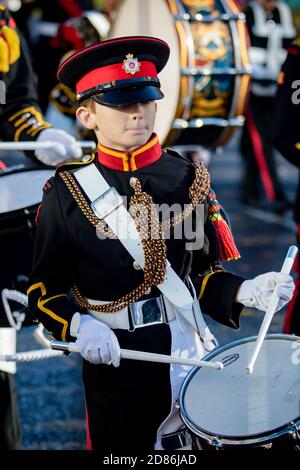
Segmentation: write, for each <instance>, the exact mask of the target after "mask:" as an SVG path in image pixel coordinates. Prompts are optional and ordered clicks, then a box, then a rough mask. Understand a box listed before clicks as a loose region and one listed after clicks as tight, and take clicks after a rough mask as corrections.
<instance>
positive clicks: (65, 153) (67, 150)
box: [35, 128, 82, 166]
mask: <svg viewBox="0 0 300 470" xmlns="http://www.w3.org/2000/svg"><path fill="white" fill-rule="evenodd" d="M36 141H37V142H46V141H52V142H55V145H54V146H53V147H49V148H48V149H38V150H36V151H35V156H36V158H37V159H38V160H40V161H41V162H42V163H44V164H45V165H50V166H55V165H59V164H60V163H63V162H65V161H68V160H79V159H80V158H81V157H82V149H81V147H80V145H79V143H78V142H77V141H76V139H74V137H73V136H72V135H70V134H68V133H67V132H65V131H63V130H62V129H53V128H51V129H44V130H43V131H42V132H41V133H40V134H39V136H38V138H37V140H36Z"/></svg>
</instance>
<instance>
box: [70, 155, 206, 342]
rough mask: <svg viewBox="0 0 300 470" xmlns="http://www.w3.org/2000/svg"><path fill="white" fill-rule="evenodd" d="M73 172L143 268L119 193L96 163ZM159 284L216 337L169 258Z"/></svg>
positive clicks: (180, 308)
mask: <svg viewBox="0 0 300 470" xmlns="http://www.w3.org/2000/svg"><path fill="white" fill-rule="evenodd" d="M74 176H75V179H76V180H77V182H78V183H79V185H80V186H81V188H82V189H83V191H84V192H85V194H86V195H87V197H88V198H89V200H90V204H91V208H92V210H93V212H94V213H95V215H96V216H97V217H98V218H99V219H101V220H104V221H105V223H106V224H107V225H108V226H109V227H110V229H111V230H112V231H113V232H114V233H115V235H116V236H117V237H118V239H119V241H120V242H121V243H122V245H123V246H124V248H125V249H126V250H127V251H128V253H129V254H130V255H131V256H132V258H133V259H134V260H135V262H136V263H138V264H139V266H140V267H141V268H144V266H145V256H144V251H143V246H142V243H141V239H140V235H139V232H138V231H137V228H136V225H135V223H134V220H133V218H132V217H131V215H130V214H129V212H128V211H127V210H126V208H125V206H124V205H123V200H122V197H121V196H120V194H119V193H118V192H117V191H116V189H115V188H112V187H110V186H109V184H108V183H107V181H106V180H105V178H104V177H103V176H102V175H101V173H100V172H99V170H98V169H97V167H96V165H94V164H93V163H92V164H90V165H88V166H86V167H84V168H80V169H79V170H76V171H75V172H74ZM157 287H158V289H159V290H160V291H161V292H162V294H164V296H165V297H166V298H167V299H168V300H169V301H170V302H171V303H172V304H173V305H174V306H175V307H176V309H177V311H179V313H180V314H181V315H182V316H183V317H184V318H185V320H187V321H188V323H189V324H190V325H192V327H193V328H194V329H196V330H198V331H199V335H200V337H201V340H202V341H203V342H204V343H207V342H210V341H213V340H214V336H213V335H212V334H211V332H210V331H209V329H208V327H207V325H206V323H205V321H204V319H203V316H202V313H201V311H200V305H199V302H198V299H197V296H194V298H193V296H192V295H191V293H190V291H189V289H188V288H187V286H186V285H185V283H184V282H183V281H182V280H181V279H180V277H179V276H178V275H177V274H176V273H175V271H174V270H173V269H172V267H171V265H170V263H169V262H167V269H166V275H165V279H164V281H163V282H162V283H161V284H158V286H157ZM196 304H197V305H196Z"/></svg>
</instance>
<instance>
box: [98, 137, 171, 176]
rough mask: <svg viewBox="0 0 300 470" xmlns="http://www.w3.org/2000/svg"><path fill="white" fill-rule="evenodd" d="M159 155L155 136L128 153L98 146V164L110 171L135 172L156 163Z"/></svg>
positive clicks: (160, 150)
mask: <svg viewBox="0 0 300 470" xmlns="http://www.w3.org/2000/svg"><path fill="white" fill-rule="evenodd" d="M161 155H162V149H161V146H160V143H159V140H158V137H157V135H156V134H152V137H151V138H150V140H148V142H147V143H146V144H145V145H142V146H141V147H139V148H137V149H135V150H133V152H128V153H127V152H121V151H120V150H114V149H110V148H108V147H104V145H101V144H99V145H98V161H99V163H101V165H104V166H107V167H108V168H111V169H112V170H121V171H135V170H137V169H138V168H143V167H144V166H148V165H151V163H154V162H156V161H157V160H158V159H159V158H160V157H161Z"/></svg>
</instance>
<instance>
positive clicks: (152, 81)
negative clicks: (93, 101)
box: [77, 77, 160, 102]
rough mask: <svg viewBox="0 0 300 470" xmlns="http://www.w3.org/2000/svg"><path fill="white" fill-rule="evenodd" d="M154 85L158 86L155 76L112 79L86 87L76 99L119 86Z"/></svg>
mask: <svg viewBox="0 0 300 470" xmlns="http://www.w3.org/2000/svg"><path fill="white" fill-rule="evenodd" d="M148 85H152V86H156V87H157V88H160V81H159V79H158V78H156V77H140V78H129V79H128V80H114V81H112V82H107V83H102V84H101V85H96V86H95V87H93V88H88V89H87V90H85V91H83V92H81V93H77V99H78V101H79V102H80V101H83V100H86V99H88V98H91V97H92V96H93V95H97V94H98V93H105V92H106V91H112V90H119V89H120V88H125V87H130V88H133V87H141V86H148Z"/></svg>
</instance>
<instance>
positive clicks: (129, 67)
mask: <svg viewBox="0 0 300 470" xmlns="http://www.w3.org/2000/svg"><path fill="white" fill-rule="evenodd" d="M140 66H141V64H140V62H139V61H138V58H137V57H133V54H127V55H126V59H124V60H123V67H122V69H124V70H125V72H126V73H130V74H131V75H134V74H135V73H136V72H139V71H140Z"/></svg>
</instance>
